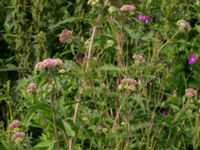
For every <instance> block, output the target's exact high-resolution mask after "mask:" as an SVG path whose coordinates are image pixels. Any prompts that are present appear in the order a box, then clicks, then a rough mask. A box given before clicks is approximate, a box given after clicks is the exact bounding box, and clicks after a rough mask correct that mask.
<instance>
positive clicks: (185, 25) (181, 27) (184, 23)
mask: <svg viewBox="0 0 200 150" xmlns="http://www.w3.org/2000/svg"><path fill="white" fill-rule="evenodd" d="M177 25H178V27H179V30H184V29H187V30H191V26H190V24H189V23H188V22H187V21H186V20H184V19H181V20H179V21H178V22H177Z"/></svg>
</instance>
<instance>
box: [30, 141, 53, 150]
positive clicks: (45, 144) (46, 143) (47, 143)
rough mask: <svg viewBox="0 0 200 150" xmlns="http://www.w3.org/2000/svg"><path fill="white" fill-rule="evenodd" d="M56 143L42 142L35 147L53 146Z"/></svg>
mask: <svg viewBox="0 0 200 150" xmlns="http://www.w3.org/2000/svg"><path fill="white" fill-rule="evenodd" d="M54 144H55V141H45V142H40V143H38V144H37V145H35V147H34V149H35V148H49V147H52V146H53V145H54ZM35 150H36V149H35Z"/></svg>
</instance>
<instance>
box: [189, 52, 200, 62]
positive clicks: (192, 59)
mask: <svg viewBox="0 0 200 150" xmlns="http://www.w3.org/2000/svg"><path fill="white" fill-rule="evenodd" d="M197 59H198V56H197V55H196V54H190V56H189V58H188V64H194V63H195V62H196V61H197Z"/></svg>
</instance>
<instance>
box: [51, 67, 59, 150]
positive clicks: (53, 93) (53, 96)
mask: <svg viewBox="0 0 200 150" xmlns="http://www.w3.org/2000/svg"><path fill="white" fill-rule="evenodd" d="M50 74H51V75H50V81H51V82H50V83H51V85H52V86H53V89H52V92H51V109H52V113H53V128H54V139H55V140H56V150H59V149H60V145H59V140H58V131H57V126H56V120H57V118H56V108H55V106H56V104H55V101H56V88H55V85H54V84H53V80H54V76H53V72H52V70H50ZM54 81H55V80H54Z"/></svg>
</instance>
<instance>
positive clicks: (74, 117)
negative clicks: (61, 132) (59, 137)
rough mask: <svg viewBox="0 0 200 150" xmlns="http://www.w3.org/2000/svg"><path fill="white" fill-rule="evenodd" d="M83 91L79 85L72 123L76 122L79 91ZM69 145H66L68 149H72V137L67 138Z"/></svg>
mask: <svg viewBox="0 0 200 150" xmlns="http://www.w3.org/2000/svg"><path fill="white" fill-rule="evenodd" d="M82 91H83V86H81V87H80V91H79V93H78V97H77V103H76V106H75V110H74V115H73V123H76V117H77V112H78V107H79V103H80V99H81V93H82ZM68 144H69V146H68V150H72V149H73V148H72V147H73V139H72V137H71V138H70V139H69V143H68Z"/></svg>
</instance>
